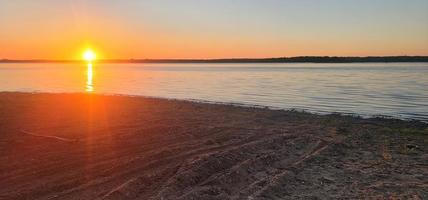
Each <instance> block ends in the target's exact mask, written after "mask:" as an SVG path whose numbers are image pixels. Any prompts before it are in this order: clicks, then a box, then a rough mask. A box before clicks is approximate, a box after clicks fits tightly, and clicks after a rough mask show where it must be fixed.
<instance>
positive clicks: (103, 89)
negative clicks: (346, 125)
mask: <svg viewBox="0 0 428 200" xmlns="http://www.w3.org/2000/svg"><path fill="white" fill-rule="evenodd" d="M0 91H25V92H93V93H108V94H127V95H144V96H154V97H165V98H177V99H193V100H204V101H215V102H226V103H240V104H248V105H261V106H269V107H273V108H281V109H293V108H294V109H304V110H307V111H309V112H315V113H331V112H340V113H346V114H359V115H362V116H374V115H385V116H391V117H396V118H402V119H418V120H422V121H428V63H352V64H308V63H304V64H97V63H94V64H93V66H89V65H88V66H87V65H84V64H46V63H37V64H0Z"/></svg>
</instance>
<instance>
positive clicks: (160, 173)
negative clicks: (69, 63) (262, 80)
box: [0, 92, 428, 200]
mask: <svg viewBox="0 0 428 200" xmlns="http://www.w3.org/2000/svg"><path fill="white" fill-rule="evenodd" d="M427 177H428V125H427V124H424V123H420V122H406V121H401V120H394V119H380V118H373V119H361V118H357V117H351V116H340V115H337V114H336V115H333V114H332V115H325V116H321V115H315V114H309V113H302V112H294V111H274V110H269V109H264V108H250V107H239V106H232V105H219V104H206V103H195V102H188V101H179V100H166V99H155V98H144V97H126V96H102V95H88V94H30V93H11V92H2V93H0V199H5V200H6V199H7V200H9V199H16V200H19V199H105V200H110V199H219V200H221V199H250V200H251V199H254V200H255V199H366V198H374V199H383V198H384V199H389V198H399V199H428V179H427Z"/></svg>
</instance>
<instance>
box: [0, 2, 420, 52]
mask: <svg viewBox="0 0 428 200" xmlns="http://www.w3.org/2000/svg"><path fill="white" fill-rule="evenodd" d="M427 8H428V1H426V0H414V1H398V0H380V1H376V3H373V1H372V0H361V1H352V0H346V1H344V0H331V1H328V2H324V1H298V0H284V1H275V0H266V1H256V0H245V1H244V0H238V1H233V2H231V1H227V0H218V1H195V0H188V1H175V0H165V1H131V0H124V1H65V0H57V1H1V2H0V13H1V14H0V26H1V31H0V59H2V58H4V59H73V60H75V59H81V58H82V57H81V56H82V55H81V51H82V49H81V47H82V46H85V45H86V44H88V43H91V44H93V45H96V46H97V48H98V47H99V48H100V50H102V51H103V52H98V50H97V52H96V53H97V59H98V60H100V59H132V58H134V59H144V58H151V59H162V58H232V57H234V58H237V57H241V58H242V57H246V58H248V57H250V58H260V57H281V56H317V55H320V56H386V55H391V56H393V55H427V54H428V37H427V35H428V26H427V25H426V24H427V23H426V19H428V12H427ZM29 33H30V34H29ZM76 52H79V53H78V54H76ZM101 53H102V54H101Z"/></svg>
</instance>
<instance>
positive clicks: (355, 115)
mask: <svg viewBox="0 0 428 200" xmlns="http://www.w3.org/2000/svg"><path fill="white" fill-rule="evenodd" d="M2 93H5V94H51V95H55V94H57V95H98V96H111V97H115V96H117V97H131V98H146V99H155V100H156V99H159V100H167V101H184V102H190V103H201V104H213V105H225V106H234V107H242V108H258V109H268V110H272V111H285V112H298V113H307V114H312V115H320V116H329V115H337V116H343V117H352V118H356V119H368V120H371V119H373V120H394V121H395V120H398V121H405V122H415V123H424V124H428V120H427V121H425V120H421V119H413V118H400V117H398V116H390V115H381V114H373V115H362V114H358V113H343V112H323V111H311V110H308V109H299V108H288V109H287V108H281V107H275V106H265V105H258V104H246V103H238V102H222V101H210V100H203V99H179V98H167V97H159V96H148V95H133V94H119V93H85V92H41V91H34V92H20V91H1V92H0V94H2Z"/></svg>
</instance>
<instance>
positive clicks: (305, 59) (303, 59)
mask: <svg viewBox="0 0 428 200" xmlns="http://www.w3.org/2000/svg"><path fill="white" fill-rule="evenodd" d="M42 62H55V63H69V62H83V61H80V60H8V59H2V60H0V63H42ZM97 62H105V63H367V62H375V63H380V62H385V63H388V62H428V56H368V57H331V56H299V57H279V58H226V59H106V60H99V61H97Z"/></svg>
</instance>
